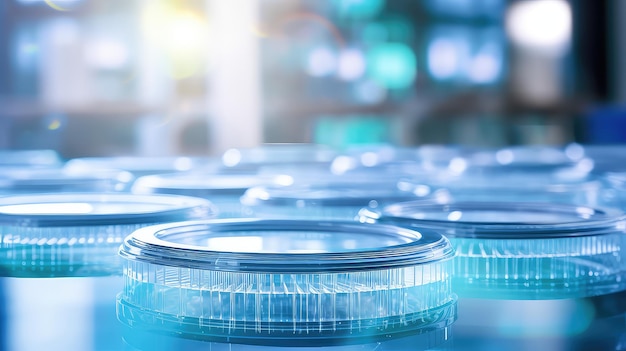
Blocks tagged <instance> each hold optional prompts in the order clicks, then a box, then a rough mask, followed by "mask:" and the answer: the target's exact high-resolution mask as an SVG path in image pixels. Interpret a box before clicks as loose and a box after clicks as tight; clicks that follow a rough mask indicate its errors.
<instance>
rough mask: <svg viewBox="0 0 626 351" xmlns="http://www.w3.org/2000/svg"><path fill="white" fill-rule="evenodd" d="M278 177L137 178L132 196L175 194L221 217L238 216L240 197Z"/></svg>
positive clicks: (195, 175) (175, 175) (177, 175)
mask: <svg viewBox="0 0 626 351" xmlns="http://www.w3.org/2000/svg"><path fill="white" fill-rule="evenodd" d="M280 179H281V178H275V177H273V176H260V175H256V174H228V173H204V172H180V173H170V174H161V175H152V176H145V177H140V178H139V179H137V180H136V181H135V183H134V184H133V186H132V189H131V192H132V193H134V194H177V195H186V196H196V197H202V198H205V199H208V200H210V201H211V202H212V203H213V204H214V205H215V206H216V209H217V211H218V216H219V217H221V218H228V217H242V205H241V202H240V198H241V196H242V195H243V194H244V193H245V192H246V190H248V189H249V188H252V187H254V186H259V185H262V184H276V183H277V182H280Z"/></svg>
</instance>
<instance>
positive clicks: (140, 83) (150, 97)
mask: <svg viewBox="0 0 626 351" xmlns="http://www.w3.org/2000/svg"><path fill="white" fill-rule="evenodd" d="M155 3H156V2H152V1H140V2H138V3H137V5H136V6H137V21H138V22H139V23H141V20H142V16H143V13H144V12H145V11H147V10H149V7H150V6H156V5H155ZM138 30H139V31H140V34H141V36H140V38H141V39H140V40H139V42H138V43H137V58H136V59H137V61H136V67H135V77H134V79H136V84H137V96H136V101H137V103H138V104H139V106H140V107H141V108H144V109H146V111H150V112H146V113H145V114H144V115H142V116H140V117H139V119H138V120H137V123H136V126H135V140H136V142H135V153H136V154H137V155H139V156H164V155H170V154H172V153H173V151H172V150H173V149H174V148H175V147H174V146H173V145H172V140H171V137H170V131H169V126H168V125H167V123H166V120H167V116H166V115H165V114H167V113H169V105H170V103H171V100H172V97H173V79H172V78H171V77H169V76H168V75H167V71H166V67H164V65H163V60H162V56H163V52H162V50H160V49H159V47H158V46H157V43H155V42H154V41H153V40H148V39H146V38H145V37H146V33H143V32H141V31H142V30H145V29H144V28H142V27H141V25H138Z"/></svg>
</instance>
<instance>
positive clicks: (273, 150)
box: [222, 143, 336, 170]
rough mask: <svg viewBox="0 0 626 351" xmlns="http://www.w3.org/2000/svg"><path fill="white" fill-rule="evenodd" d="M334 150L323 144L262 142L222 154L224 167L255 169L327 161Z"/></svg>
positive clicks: (333, 155)
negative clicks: (255, 145) (261, 143)
mask: <svg viewBox="0 0 626 351" xmlns="http://www.w3.org/2000/svg"><path fill="white" fill-rule="evenodd" d="M335 155H336V152H335V150H333V149H332V148H330V147H328V146H325V145H318V144H307V143H276V144H263V145H261V146H259V147H253V148H238V149H237V148H235V149H229V150H226V151H225V152H224V154H223V155H222V163H223V164H224V165H225V166H226V167H233V168H247V169H250V170H255V169H257V168H258V167H260V166H263V167H268V166H272V165H285V164H297V163H305V164H313V163H316V162H319V163H328V162H331V161H332V159H333V158H334V157H335Z"/></svg>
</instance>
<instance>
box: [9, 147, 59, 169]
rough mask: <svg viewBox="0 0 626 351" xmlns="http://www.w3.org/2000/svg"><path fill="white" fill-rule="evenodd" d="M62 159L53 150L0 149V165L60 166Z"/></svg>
mask: <svg viewBox="0 0 626 351" xmlns="http://www.w3.org/2000/svg"><path fill="white" fill-rule="evenodd" d="M61 166H63V160H62V159H61V156H60V155H59V154H58V153H57V152H56V151H54V150H0V167H2V168H3V167H12V168H13V167H23V168H28V167H33V168H38V167H44V168H45V167H61Z"/></svg>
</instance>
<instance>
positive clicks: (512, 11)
mask: <svg viewBox="0 0 626 351" xmlns="http://www.w3.org/2000/svg"><path fill="white" fill-rule="evenodd" d="M506 28H507V31H508V34H509V36H510V37H511V40H512V41H513V42H514V43H516V44H518V45H522V46H525V47H527V48H534V49H541V50H550V51H557V52H558V51H562V50H563V49H564V48H565V47H566V46H567V44H568V43H569V40H570V37H571V34H572V9H571V7H570V5H569V4H568V3H567V1H565V0H524V1H520V2H516V3H514V4H512V5H511V7H510V8H509V11H508V13H507V17H506Z"/></svg>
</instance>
